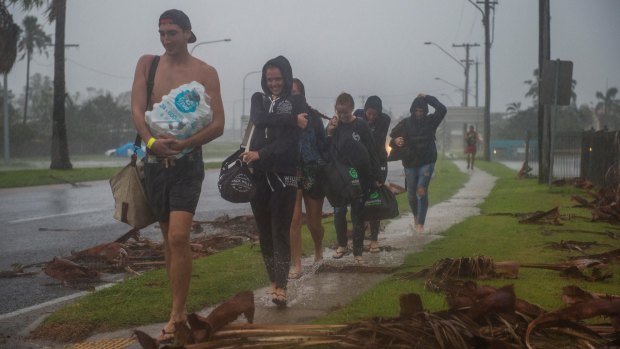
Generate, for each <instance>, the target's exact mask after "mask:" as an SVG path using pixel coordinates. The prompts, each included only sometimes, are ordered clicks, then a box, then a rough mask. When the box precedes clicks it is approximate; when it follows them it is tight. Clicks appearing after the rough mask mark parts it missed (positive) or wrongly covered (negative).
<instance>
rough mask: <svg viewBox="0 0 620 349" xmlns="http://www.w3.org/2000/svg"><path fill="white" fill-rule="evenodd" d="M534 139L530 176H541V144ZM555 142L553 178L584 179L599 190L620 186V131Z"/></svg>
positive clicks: (574, 135) (567, 137) (559, 138)
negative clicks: (539, 156) (539, 166)
mask: <svg viewBox="0 0 620 349" xmlns="http://www.w3.org/2000/svg"><path fill="white" fill-rule="evenodd" d="M534 137H535V135H534ZM534 137H530V140H529V145H528V147H527V148H528V151H527V154H528V156H527V159H528V164H529V166H530V167H531V168H532V170H531V171H530V175H534V176H537V175H538V144H537V142H536V140H535V139H532V138H534ZM554 142H555V144H554V152H553V178H556V179H560V178H573V177H582V178H585V179H587V180H589V181H591V182H592V183H594V184H595V185H596V186H599V187H610V186H618V185H620V131H578V132H566V133H558V134H556V136H555V140H554ZM525 143H527V140H526V142H525Z"/></svg>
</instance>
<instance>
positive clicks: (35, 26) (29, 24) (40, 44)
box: [17, 16, 52, 124]
mask: <svg viewBox="0 0 620 349" xmlns="http://www.w3.org/2000/svg"><path fill="white" fill-rule="evenodd" d="M22 24H23V26H24V35H23V36H22V39H21V40H20V41H19V43H18V44H17V49H18V50H19V51H20V52H22V56H21V57H20V58H19V59H20V60H21V59H24V58H26V95H25V98H24V119H23V122H22V123H23V124H26V118H27V116H28V91H29V87H30V60H31V59H32V53H33V52H34V49H35V48H36V49H37V50H38V51H39V53H45V55H47V45H49V44H51V43H52V38H50V36H49V35H47V34H46V33H45V32H44V31H43V28H41V25H40V24H39V23H37V17H33V16H26V17H25V18H24V21H23V22H22Z"/></svg>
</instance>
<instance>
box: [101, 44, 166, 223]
mask: <svg viewBox="0 0 620 349" xmlns="http://www.w3.org/2000/svg"><path fill="white" fill-rule="evenodd" d="M158 63H159V56H155V57H154V58H153V62H152V63H151V68H150V70H149V77H148V80H147V83H146V90H147V94H146V95H147V102H146V105H147V107H148V105H149V103H150V100H151V93H152V91H153V81H154V79H155V71H156V70H157V64H158ZM141 142H142V139H141V138H140V135H139V134H138V135H136V140H135V142H134V153H133V154H132V155H131V161H130V162H129V164H128V165H127V166H125V167H123V168H122V169H121V170H120V171H118V172H117V173H116V174H115V175H114V176H112V178H110V187H111V188H112V195H113V196H114V219H116V220H119V221H121V222H123V223H127V224H129V225H131V226H132V227H134V228H135V229H140V228H144V227H146V226H147V225H149V224H152V223H155V221H156V218H155V215H154V214H153V211H152V210H151V206H150V204H149V201H148V198H147V197H146V193H145V191H144V182H143V179H144V176H143V172H142V163H141V162H140V163H138V156H137V155H136V150H137V149H138V148H140V143H141Z"/></svg>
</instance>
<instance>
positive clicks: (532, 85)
mask: <svg viewBox="0 0 620 349" xmlns="http://www.w3.org/2000/svg"><path fill="white" fill-rule="evenodd" d="M523 82H524V83H525V84H526V85H529V88H528V90H527V93H525V97H532V99H533V101H534V105H538V69H534V79H531V80H525V81H523ZM575 86H577V80H575V79H572V80H571V82H570V98H571V100H572V101H573V104H576V103H577V94H576V93H575Z"/></svg>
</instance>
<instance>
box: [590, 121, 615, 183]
mask: <svg viewBox="0 0 620 349" xmlns="http://www.w3.org/2000/svg"><path fill="white" fill-rule="evenodd" d="M582 140H583V141H582V145H581V164H580V170H581V177H583V178H585V179H588V180H589V181H591V182H592V183H594V184H595V185H597V186H600V187H610V186H617V185H618V184H619V183H620V181H619V164H620V161H619V160H620V131H596V132H595V131H586V132H583V133H582Z"/></svg>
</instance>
